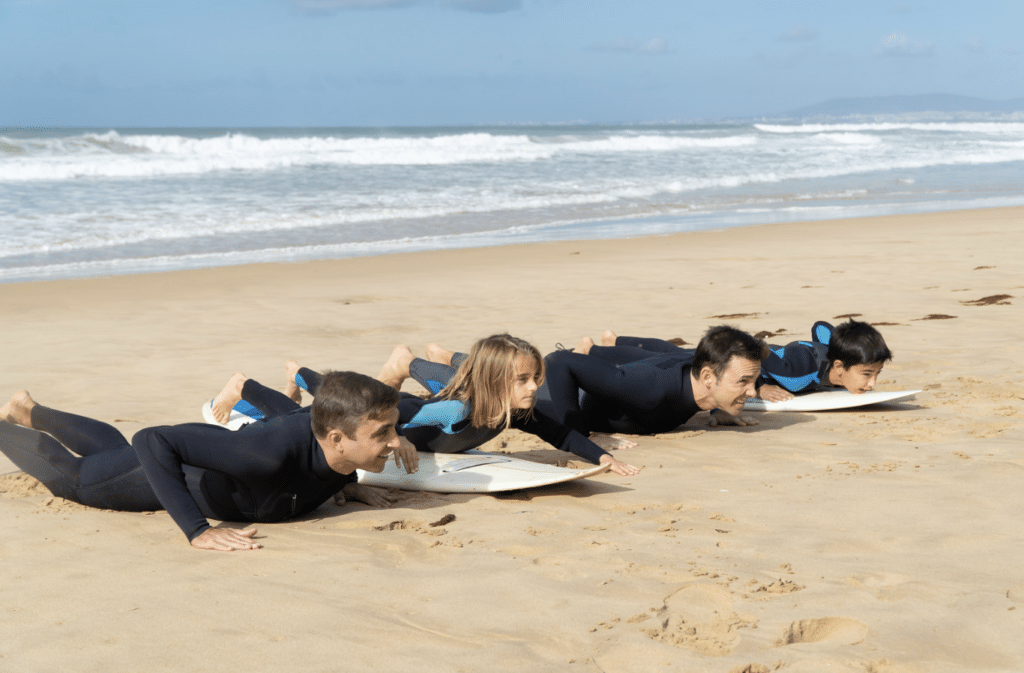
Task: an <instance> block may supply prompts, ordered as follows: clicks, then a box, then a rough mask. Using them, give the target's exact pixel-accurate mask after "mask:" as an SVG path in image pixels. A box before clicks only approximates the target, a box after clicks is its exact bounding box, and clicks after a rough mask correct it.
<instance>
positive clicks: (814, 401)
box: [743, 390, 921, 411]
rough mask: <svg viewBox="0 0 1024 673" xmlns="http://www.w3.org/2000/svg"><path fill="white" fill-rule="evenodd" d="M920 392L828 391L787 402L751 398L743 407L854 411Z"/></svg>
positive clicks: (905, 397) (755, 409)
mask: <svg viewBox="0 0 1024 673" xmlns="http://www.w3.org/2000/svg"><path fill="white" fill-rule="evenodd" d="M919 392H921V391H920V390H894V391H889V392H880V391H877V390H869V391H868V392H866V393H863V394H861V395H854V394H853V393H851V392H850V391H848V390H826V391H822V392H817V393H807V394H806V395H797V396H796V397H794V398H793V399H791V400H788V401H786V402H766V401H765V400H762V399H758V398H751V399H749V400H747V402H746V404H744V405H743V410H744V411H832V410H835V409H852V408H853V407H864V406H867V405H869V404H880V403H882V402H896V401H899V400H905V399H907V398H908V397H913V396H914V395H916V394H917V393H919Z"/></svg>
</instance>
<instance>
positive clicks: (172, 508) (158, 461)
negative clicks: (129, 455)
mask: <svg viewBox="0 0 1024 673" xmlns="http://www.w3.org/2000/svg"><path fill="white" fill-rule="evenodd" d="M169 430H173V428H172V427H170V426H163V427H156V428H145V429H143V430H140V431H139V432H138V433H136V434H135V436H134V437H133V438H132V448H134V449H135V453H136V454H137V455H138V457H139V462H140V463H142V468H143V469H144V470H145V472H146V478H147V479H148V480H149V483H150V486H152V487H153V491H154V493H156V497H157V499H159V500H160V504H161V505H163V507H164V509H166V510H167V513H168V514H170V515H171V518H172V519H174V523H176V524H177V525H178V527H179V528H181V531H182V532H183V533H184V534H185V536H186V537H187V538H188V540H189V542H191V541H192V540H194V539H195V538H197V537H198V536H199V535H201V534H202V533H203V532H204V531H205V530H207V529H208V528H209V527H210V523H209V522H208V521H207V520H206V517H204V516H203V513H202V511H200V509H199V506H198V505H197V504H196V501H195V499H194V498H193V497H192V494H191V493H190V492H189V490H188V486H187V485H186V483H185V474H184V472H183V471H182V469H181V464H182V461H181V456H180V454H179V452H178V451H177V450H176V448H175V446H174V445H173V442H172V441H170V440H169V438H168V437H167V434H168V433H167V431H169Z"/></svg>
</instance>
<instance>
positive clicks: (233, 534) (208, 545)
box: [192, 528, 262, 551]
mask: <svg viewBox="0 0 1024 673" xmlns="http://www.w3.org/2000/svg"><path fill="white" fill-rule="evenodd" d="M254 535H256V529H255V528H250V529H248V530H242V531H239V530H234V529H231V528H222V529H217V528H208V529H206V530H205V531H203V533H202V535H200V536H199V537H197V538H196V539H194V540H192V546H193V547H195V548H196V549H203V550H206V551H249V550H253V549H259V548H260V547H261V546H262V545H260V544H259V543H258V542H253V540H252V537H253V536H254Z"/></svg>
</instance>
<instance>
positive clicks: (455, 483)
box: [356, 450, 611, 493]
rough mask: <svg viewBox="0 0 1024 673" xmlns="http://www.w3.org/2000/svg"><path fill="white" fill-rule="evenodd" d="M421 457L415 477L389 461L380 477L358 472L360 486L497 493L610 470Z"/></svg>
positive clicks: (473, 455) (474, 454)
mask: <svg viewBox="0 0 1024 673" xmlns="http://www.w3.org/2000/svg"><path fill="white" fill-rule="evenodd" d="M419 454H420V466H419V470H417V471H416V472H414V473H412V474H406V472H405V468H400V467H398V466H397V465H396V464H395V461H394V460H393V459H390V460H388V464H387V467H385V468H384V471H383V472H380V473H376V472H365V471H363V470H356V472H357V474H358V475H359V483H360V484H368V485H370V486H384V487H393V488H401V489H404V490H406V491H433V492H435V493H496V492H498V491H514V490H516V489H520V488H534V487H537V486H548V485H550V484H561V483H563V482H567V481H575V480H577V479H584V478H586V477H592V476H594V475H595V474H600V473H602V472H605V471H607V470H608V469H610V467H611V466H609V465H595V466H594V467H590V468H586V469H582V470H576V469H572V468H568V467H556V466H554V465H545V464H544V463H534V462H532V461H529V460H521V459H519V458H513V457H511V456H500V455H495V454H492V453H483V452H481V451H475V450H471V451H466V452H465V453H425V452H423V451H420V452H419Z"/></svg>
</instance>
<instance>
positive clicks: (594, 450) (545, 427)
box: [512, 409, 609, 465]
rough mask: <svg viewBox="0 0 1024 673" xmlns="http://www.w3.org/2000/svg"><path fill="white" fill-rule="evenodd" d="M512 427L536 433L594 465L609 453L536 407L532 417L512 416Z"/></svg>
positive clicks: (549, 442)
mask: <svg viewBox="0 0 1024 673" xmlns="http://www.w3.org/2000/svg"><path fill="white" fill-rule="evenodd" d="M512 427H513V428H516V429H518V430H522V431H523V432H529V433H530V434H531V435H536V436H537V437H540V438H541V439H543V440H544V441H545V442H547V443H548V444H550V445H551V446H554V447H556V448H558V449H561V450H562V451H568V452H569V453H572V454H575V455H577V456H579V457H580V458H583V459H584V460H588V461H590V462H591V463H594V464H595V465H600V464H601V456H606V455H609V454H608V452H607V451H605V450H604V449H602V448H601V447H600V446H598V445H597V444H595V443H594V442H592V441H590V440H589V439H587V438H586V437H584V436H583V435H582V434H580V433H579V432H577V431H576V430H573V429H572V428H570V427H568V426H566V425H563V424H562V423H559V422H558V421H556V420H555V419H553V418H551V417H550V416H547V415H545V414H544V413H542V412H540V411H538V410H537V409H534V410H533V415H532V418H529V419H523V418H515V417H513V418H512Z"/></svg>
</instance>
